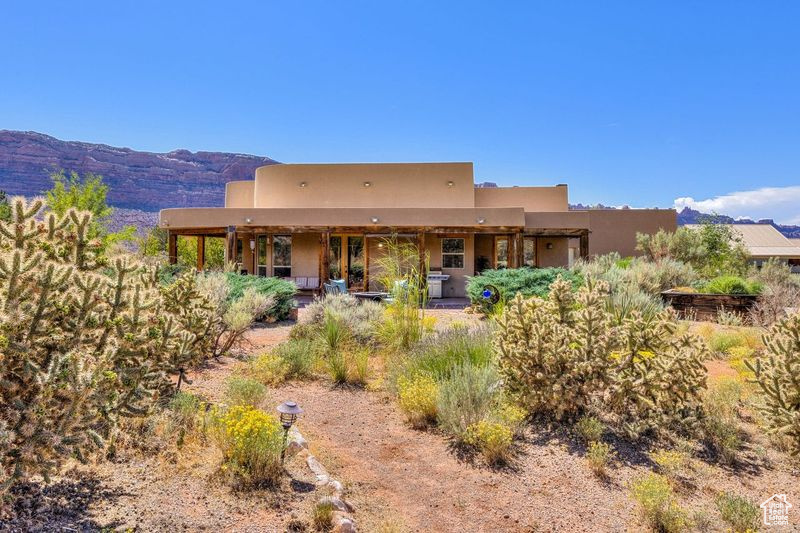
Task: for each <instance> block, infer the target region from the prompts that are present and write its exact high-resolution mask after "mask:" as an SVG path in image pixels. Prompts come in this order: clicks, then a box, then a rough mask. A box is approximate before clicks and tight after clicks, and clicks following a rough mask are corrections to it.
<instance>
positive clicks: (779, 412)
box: [745, 313, 800, 455]
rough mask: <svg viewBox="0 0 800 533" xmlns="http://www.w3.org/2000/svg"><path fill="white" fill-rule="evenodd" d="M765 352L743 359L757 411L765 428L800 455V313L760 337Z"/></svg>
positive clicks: (792, 451)
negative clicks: (753, 386)
mask: <svg viewBox="0 0 800 533" xmlns="http://www.w3.org/2000/svg"><path fill="white" fill-rule="evenodd" d="M764 345H765V353H764V354H763V355H761V356H759V357H756V359H755V361H753V362H751V361H745V364H746V365H747V367H748V368H749V369H750V370H751V371H752V372H753V374H754V381H755V382H756V383H758V385H759V390H760V393H761V394H760V396H761V401H760V402H759V404H758V406H757V407H758V409H759V411H760V413H761V414H762V415H763V416H764V418H765V419H766V421H767V426H768V430H769V432H770V433H771V434H773V435H775V436H776V437H778V438H779V439H786V440H787V441H788V445H789V449H790V451H791V453H792V455H798V454H800V380H798V378H797V376H798V369H800V313H795V314H794V315H792V316H790V317H787V318H783V319H781V320H779V321H778V322H777V323H775V325H773V326H772V327H771V328H770V330H769V332H768V333H767V334H766V335H765V336H764Z"/></svg>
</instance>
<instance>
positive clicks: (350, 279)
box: [328, 235, 364, 289]
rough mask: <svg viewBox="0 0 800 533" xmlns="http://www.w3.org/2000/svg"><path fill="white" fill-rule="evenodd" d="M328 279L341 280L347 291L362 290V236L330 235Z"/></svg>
mask: <svg viewBox="0 0 800 533" xmlns="http://www.w3.org/2000/svg"><path fill="white" fill-rule="evenodd" d="M328 253H329V255H328V264H329V270H328V277H330V279H343V280H345V283H347V287H348V288H349V289H363V288H364V236H363V235H331V241H330V247H329V252H328Z"/></svg>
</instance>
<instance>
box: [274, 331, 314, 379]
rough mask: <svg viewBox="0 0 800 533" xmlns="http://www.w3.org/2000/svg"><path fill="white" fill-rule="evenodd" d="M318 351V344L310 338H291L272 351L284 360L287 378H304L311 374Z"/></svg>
mask: <svg viewBox="0 0 800 533" xmlns="http://www.w3.org/2000/svg"><path fill="white" fill-rule="evenodd" d="M317 351H318V348H317V345H316V344H315V343H314V342H313V341H311V340H309V339H300V340H295V339H289V340H288V341H285V342H282V343H280V344H279V345H277V346H276V347H275V348H274V349H273V350H272V353H273V355H275V356H276V357H278V358H279V359H280V360H281V361H283V366H284V368H285V370H286V372H285V375H286V377H287V378H289V379H303V378H306V377H308V376H310V375H311V373H312V371H313V369H314V364H315V362H316V360H317Z"/></svg>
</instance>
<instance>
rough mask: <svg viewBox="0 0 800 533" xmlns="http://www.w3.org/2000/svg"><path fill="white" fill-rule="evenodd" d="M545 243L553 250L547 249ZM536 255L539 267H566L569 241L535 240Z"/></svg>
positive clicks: (553, 239)
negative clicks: (550, 245)
mask: <svg viewBox="0 0 800 533" xmlns="http://www.w3.org/2000/svg"><path fill="white" fill-rule="evenodd" d="M547 243H552V244H553V248H552V249H551V250H548V249H547ZM536 254H537V256H538V258H539V266H540V267H566V266H567V263H568V262H569V239H568V238H564V237H552V238H551V237H539V238H538V239H536Z"/></svg>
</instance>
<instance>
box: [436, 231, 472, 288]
mask: <svg viewBox="0 0 800 533" xmlns="http://www.w3.org/2000/svg"><path fill="white" fill-rule="evenodd" d="M444 237H456V238H463V239H464V268H441V266H442V241H441V239H442V238H444ZM425 249H426V250H427V251H428V253H429V254H430V269H431V270H441V271H442V274H450V279H448V280H447V281H444V282H442V297H444V298H463V297H464V296H466V294H467V291H466V284H467V276H472V275H473V274H474V273H475V254H474V239H473V235H471V234H464V233H452V234H450V233H448V234H447V235H436V234H433V233H426V234H425Z"/></svg>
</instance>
